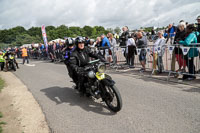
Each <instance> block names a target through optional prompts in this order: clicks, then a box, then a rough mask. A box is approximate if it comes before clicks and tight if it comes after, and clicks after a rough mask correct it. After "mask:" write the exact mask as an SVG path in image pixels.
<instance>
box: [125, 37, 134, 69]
mask: <svg viewBox="0 0 200 133" xmlns="http://www.w3.org/2000/svg"><path fill="white" fill-rule="evenodd" d="M134 35H135V34H131V37H130V38H129V39H128V41H127V43H126V55H127V63H128V65H129V68H134V59H135V54H136V44H135V39H136V38H135V37H134Z"/></svg>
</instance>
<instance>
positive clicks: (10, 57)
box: [8, 53, 16, 71]
mask: <svg viewBox="0 0 200 133" xmlns="http://www.w3.org/2000/svg"><path fill="white" fill-rule="evenodd" d="M14 56H15V55H14V54H13V53H11V54H9V55H8V69H9V70H14V71H16V66H15V62H14V59H15V57H14Z"/></svg>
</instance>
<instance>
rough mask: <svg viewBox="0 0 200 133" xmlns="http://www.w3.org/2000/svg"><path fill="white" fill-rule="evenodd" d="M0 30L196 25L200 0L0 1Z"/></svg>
mask: <svg viewBox="0 0 200 133" xmlns="http://www.w3.org/2000/svg"><path fill="white" fill-rule="evenodd" d="M0 5H1V7H0V29H5V28H6V29H7V28H12V27H15V26H18V25H20V26H24V27H25V28H30V27H32V26H41V25H42V24H44V25H46V26H47V25H54V26H59V25H62V24H65V25H66V26H81V27H83V26H84V25H90V26H95V25H99V26H100V25H101V26H104V27H106V28H108V27H111V28H114V27H116V26H119V27H122V26H125V25H127V26H128V27H129V28H130V29H135V28H140V27H144V26H153V25H154V26H166V25H168V24H169V23H173V22H174V23H175V24H177V23H178V21H179V20H181V19H183V20H185V21H188V22H189V23H196V20H195V19H196V17H197V16H198V15H200V8H199V7H200V0H0Z"/></svg>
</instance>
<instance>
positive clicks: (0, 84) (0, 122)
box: [0, 78, 6, 133]
mask: <svg viewBox="0 0 200 133" xmlns="http://www.w3.org/2000/svg"><path fill="white" fill-rule="evenodd" d="M4 84H5V82H4V81H3V80H2V79H1V78H0V92H1V90H2V89H3V87H4ZM2 117H3V114H2V113H1V112H0V118H2ZM5 124H6V122H3V121H0V133H2V132H3V128H2V125H5Z"/></svg>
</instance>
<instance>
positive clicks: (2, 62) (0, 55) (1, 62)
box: [0, 51, 5, 71]
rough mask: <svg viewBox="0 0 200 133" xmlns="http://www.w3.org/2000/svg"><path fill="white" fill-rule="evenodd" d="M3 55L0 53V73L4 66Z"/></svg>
mask: <svg viewBox="0 0 200 133" xmlns="http://www.w3.org/2000/svg"><path fill="white" fill-rule="evenodd" d="M3 56H4V54H3V52H1V51H0V64H1V71H3V69H4V66H5V59H4V57H3Z"/></svg>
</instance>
